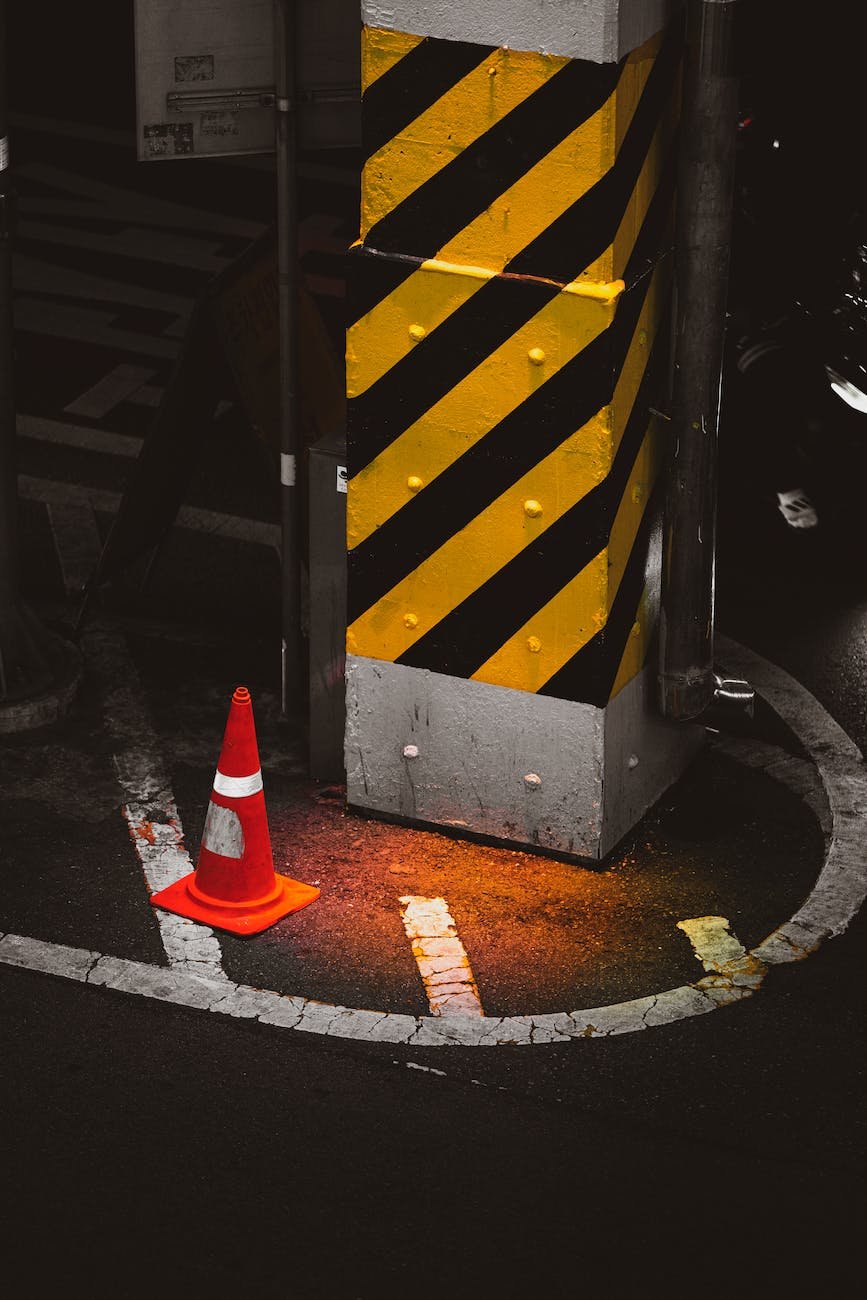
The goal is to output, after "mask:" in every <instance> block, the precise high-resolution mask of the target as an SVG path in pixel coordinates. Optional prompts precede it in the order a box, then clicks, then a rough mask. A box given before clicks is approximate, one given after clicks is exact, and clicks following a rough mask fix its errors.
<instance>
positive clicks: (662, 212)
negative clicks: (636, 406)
mask: <svg viewBox="0 0 867 1300" xmlns="http://www.w3.org/2000/svg"><path fill="white" fill-rule="evenodd" d="M673 180H674V167H673V165H672V163H671V161H670V162H669V165H668V166H667V167H666V169H665V171H664V172H663V175H662V177H661V178H660V183H659V185H658V187H657V191H656V194H655V195H654V197H653V200H652V201H651V204H650V206H649V208H648V212H647V216H646V217H645V220H644V224H643V226H642V228H641V230H640V232H639V235H638V239H637V240H636V243H635V248H634V249H633V253H632V257H631V259H630V267H631V266H632V265H633V264H634V265H635V266H644V265H646V263H647V261H648V259H649V258H651V257H652V256H653V253H654V252H655V251H656V250H658V248H659V245H660V241H661V236H662V233H663V231H664V229H665V227H666V226H667V224H668V221H669V218H670V209H671V198H672V189H673ZM627 273H629V268H627ZM650 279H651V277H650V276H649V275H648V276H644V277H642V278H639V279H638V280H637V282H636V283H635V284H634V286H633V288H631V289H629V290H627V292H626V293H624V294H623V295H622V297H621V299H620V301H619V303H618V306H617V310H616V312H615V315H614V320H613V322H612V323H611V325H610V326H609V327H608V329H606V330H604V331H603V332H602V333H601V334H600V335H598V336H597V337H596V338H595V339H594V340H593V341H592V342H591V343H589V344H588V346H587V347H586V348H584V349H583V350H582V351H581V352H579V353H578V355H577V356H576V357H573V358H572V360H571V361H570V362H568V363H567V364H566V365H565V366H562V367H561V369H560V370H559V371H558V372H557V374H555V375H553V376H552V377H551V379H549V380H548V381H547V383H545V384H543V385H542V386H541V387H540V388H538V389H537V390H536V391H535V392H534V393H532V394H531V395H530V396H529V397H528V398H526V399H525V400H524V401H523V402H522V403H521V404H520V405H519V406H517V407H516V408H515V410H513V411H511V412H510V413H509V415H507V416H506V417H505V418H504V419H503V420H501V421H500V423H499V424H497V425H496V426H495V427H494V428H493V429H492V430H491V431H490V432H489V433H488V434H486V435H485V437H484V438H482V439H481V440H480V441H479V442H477V443H476V444H475V445H474V446H473V447H471V448H470V449H469V450H468V451H467V452H465V453H464V455H463V456H461V457H460V458H459V459H458V460H457V461H455V462H454V463H453V464H452V465H450V466H449V467H448V469H446V470H444V471H443V472H442V474H440V475H438V476H437V478H436V479H434V481H433V482H432V483H431V484H430V485H429V486H428V487H426V488H425V490H424V491H423V492H421V493H419V495H418V496H417V497H414V498H413V499H412V500H411V501H409V502H408V503H407V504H406V505H405V506H404V507H403V508H402V509H401V510H399V511H398V512H397V513H396V514H394V515H392V517H391V518H390V519H388V520H386V522H385V523H383V524H382V525H381V527H380V528H378V529H377V530H376V532H374V533H372V534H371V535H370V537H368V538H366V539H365V540H364V541H363V542H361V543H360V544H359V545H358V546H357V547H355V549H354V550H353V551H351V552H350V555H349V620H350V622H354V620H355V619H356V618H358V617H359V616H360V615H361V614H362V613H364V611H365V610H366V609H369V608H370V606H371V605H374V604H375V603H376V601H378V600H379V599H380V598H381V597H382V596H384V595H385V594H386V592H388V591H390V590H391V588H392V587H394V586H395V585H396V584H397V583H398V582H400V580H401V579H402V578H404V577H405V576H406V575H407V574H408V573H411V572H412V571H413V569H415V568H417V567H418V565H419V564H421V563H422V562H423V561H424V560H426V559H427V558H428V557H429V556H430V555H432V554H433V553H434V552H435V551H436V550H438V549H439V547H440V546H442V545H443V543H444V542H446V541H447V540H448V538H449V537H451V536H452V535H453V534H455V533H457V532H458V531H459V530H460V529H461V528H464V527H465V526H466V525H467V524H468V523H469V522H470V520H471V519H474V518H475V516H476V515H478V514H480V513H481V512H482V510H484V509H485V508H486V507H487V506H488V505H490V503H491V502H492V501H495V500H496V498H497V497H498V496H500V495H501V494H502V493H503V492H505V491H506V489H507V488H509V487H510V486H511V484H513V483H515V482H517V480H518V479H519V478H521V477H522V475H524V474H525V473H527V471H528V470H529V469H531V468H532V467H533V465H536V464H538V463H539V461H540V460H542V459H543V457H545V456H547V455H548V454H549V453H550V452H551V451H553V450H554V448H555V447H557V446H559V444H560V443H561V442H563V441H564V440H565V439H566V438H568V437H569V436H570V435H571V434H572V433H574V432H575V430H576V429H578V428H580V427H581V425H582V424H585V423H586V422H587V421H588V420H589V419H590V418H591V416H593V415H595V413H596V412H597V411H599V410H600V409H601V408H602V407H603V406H605V405H606V404H607V403H608V402H609V401H610V400H611V395H612V393H613V391H614V385H615V383H616V381H617V376H618V375H619V373H620V370H621V367H622V365H623V361H624V358H625V356H626V352H627V349H628V347H629V342H630V340H631V338H632V334H633V331H634V329H635V325H636V322H637V320H638V317H639V315H640V312H641V308H642V306H643V303H644V299H645V296H646V293H647V289H648V286H649V284H650ZM491 283H492V284H496V283H498V281H492V282H491ZM511 283H514V284H518V285H521V284H522V282H521V281H514V282H511ZM532 285H533V282H532V281H530V282H524V289H525V290H528V291H529V290H530V288H531V286H532ZM487 287H488V286H485V288H487ZM480 292H483V291H480ZM478 296H479V295H478V294H476V295H475V297H478ZM471 301H473V300H472V299H471ZM437 332H439V331H437ZM350 455H351V452H350ZM350 464H351V461H350Z"/></svg>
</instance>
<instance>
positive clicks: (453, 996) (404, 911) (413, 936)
mask: <svg viewBox="0 0 867 1300" xmlns="http://www.w3.org/2000/svg"><path fill="white" fill-rule="evenodd" d="M400 914H401V917H402V918H403V928H404V929H405V930H406V934H407V938H408V939H409V941H410V942H411V944H412V955H413V956H414V957H415V960H416V965H417V966H418V971H419V974H420V975H421V978H422V983H423V984H424V990H425V993H426V994H427V1000H428V1004H429V1006H430V1009H431V1014H432V1015H434V1016H483V1015H484V1014H485V1013H484V1011H483V1010H482V1001H481V998H480V997H479V990H478V988H477V987H476V981H475V979H474V978H473V972H472V971H471V970H470V959H469V957H468V956H467V953H466V949H465V948H464V945H463V944H462V943H461V941H460V939H459V938H458V932H457V929H456V928H455V923H454V920H453V918H452V916H451V914H450V912H449V909H448V904H447V903H446V900H445V899H444V898H420V897H419V896H418V895H416V894H405V895H404V896H403V898H401V900H400Z"/></svg>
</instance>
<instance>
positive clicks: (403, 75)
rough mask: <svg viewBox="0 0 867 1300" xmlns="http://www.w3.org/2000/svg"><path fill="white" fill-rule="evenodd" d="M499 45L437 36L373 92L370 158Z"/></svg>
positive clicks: (365, 118) (368, 120) (366, 110)
mask: <svg viewBox="0 0 867 1300" xmlns="http://www.w3.org/2000/svg"><path fill="white" fill-rule="evenodd" d="M496 48H497V47H496V46H495V45H471V44H470V43H469V42H468V41H438V40H435V39H434V38H433V37H431V36H426V37H425V38H424V40H423V41H422V42H421V43H420V44H419V45H416V46H415V47H414V48H413V49H411V50H410V51H409V53H408V54H404V56H403V58H402V59H399V60H398V62H397V63H395V64H393V65H392V67H390V68H389V69H388V71H387V72H383V74H382V76H380V77H377V79H376V81H374V82H373V83H372V85H370V86H368V88H367V90H365V92H364V96H363V99H362V135H363V143H364V156H365V158H369V157H370V156H371V154H374V153H376V151H377V149H381V148H382V146H383V145H384V144H387V143H388V141H389V140H392V139H394V137H395V136H396V135H398V134H399V133H400V132H401V131H403V130H404V129H405V128H406V127H408V126H409V124H410V122H414V121H415V119H416V118H417V117H420V116H421V114H422V113H424V112H425V111H426V110H427V109H429V108H430V106H431V104H435V103H436V101H437V100H438V99H441V98H442V96H443V95H445V94H446V92H447V91H449V90H451V89H452V87H453V86H456V85H457V84H458V82H459V81H462V80H463V79H464V77H465V76H466V75H467V73H469V72H472V71H473V69H474V68H477V67H478V66H479V64H480V63H483V62H484V61H485V59H488V58H490V56H491V55H492V54H493V52H494V50H495V49H496Z"/></svg>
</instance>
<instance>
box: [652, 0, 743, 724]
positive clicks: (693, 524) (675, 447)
mask: <svg viewBox="0 0 867 1300" xmlns="http://www.w3.org/2000/svg"><path fill="white" fill-rule="evenodd" d="M736 2H737V0H687V2H686V10H687V36H686V55H685V65H684V92H683V108H682V114H681V128H680V132H681V134H680V157H679V161H678V168H679V170H678V188H677V206H676V226H675V340H674V373H673V382H672V398H671V402H672V407H671V425H670V426H669V431H670V436H671V453H670V462H669V468H668V482H667V487H666V501H665V523H664V544H663V561H662V608H661V613H660V640H659V700H660V708H661V711H662V713H663V714H664V716H665V717H668V718H675V719H679V720H686V719H689V718H695V717H697V716H698V715H699V714H700V713H702V712H703V711H704V710H705V709H706V708H707V707H708V706H709V705H710V704H711V703H712V702H713V700H714V698H715V694H716V688H717V679H715V677H714V671H713V632H714V580H715V545H716V477H717V435H718V430H719V408H720V383H721V375H722V360H723V342H724V333H725V312H726V290H727V285H728V269H729V240H730V231H731V210H732V193H733V188H734V164H735V135H736V128H737V107H738V105H737V79H736V77H735V75H734V73H733V69H732V63H733V58H732V51H733V44H734V40H733V37H734V19H735V4H736Z"/></svg>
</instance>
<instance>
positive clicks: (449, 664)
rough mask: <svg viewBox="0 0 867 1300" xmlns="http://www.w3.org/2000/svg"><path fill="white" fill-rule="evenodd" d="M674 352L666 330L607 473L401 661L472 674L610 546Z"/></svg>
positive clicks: (658, 338) (658, 339)
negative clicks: (650, 410)
mask: <svg viewBox="0 0 867 1300" xmlns="http://www.w3.org/2000/svg"><path fill="white" fill-rule="evenodd" d="M667 350H668V332H667V330H666V329H665V328H664V321H663V323H662V327H661V328H660V330H659V332H658V333H657V336H656V341H655V343H654V348H653V353H652V355H651V357H650V358H649V359H648V364H647V366H646V368H645V371H644V375H643V376H642V380H641V383H640V384H639V386H638V392H637V393H636V395H635V400H634V401H633V404H632V409H631V411H630V413H629V419H628V420H627V422H626V427H625V429H624V431H623V436H622V438H621V439H620V444H619V446H618V448H617V452H616V454H615V457H614V462H613V464H612V466H611V469H610V470H609V472H608V474H607V475H606V477H605V478H604V479H603V481H602V482H601V483H598V484H597V485H596V487H594V488H592V489H591V490H590V492H588V493H587V494H586V495H585V496H583V497H582V498H581V500H580V501H577V502H576V503H575V505H574V506H572V507H571V509H569V510H567V511H566V512H565V514H563V515H561V517H560V518H559V519H558V520H556V521H555V522H554V523H553V524H552V525H551V527H550V528H546V529H545V531H544V533H542V534H541V536H540V537H538V538H537V539H536V541H535V542H534V543H533V544H532V545H530V546H527V547H525V548H524V550H522V551H520V552H519V553H518V554H517V555H516V556H515V557H514V558H513V559H512V560H510V561H509V562H508V563H507V564H505V565H504V566H503V568H502V569H500V570H498V572H497V573H495V574H494V575H493V576H492V577H491V578H489V579H488V581H487V582H486V583H484V584H483V585H482V586H481V587H479V588H478V589H477V590H476V591H474V592H473V594H472V595H471V596H468V597H467V599H466V600H464V601H462V602H461V604H460V605H458V606H457V607H456V608H455V609H454V610H452V611H451V613H450V614H447V615H446V617H445V618H444V619H442V620H441V621H440V622H439V623H438V624H437V626H436V627H434V628H432V629H431V631H430V632H428V633H427V634H426V635H425V636H423V637H422V638H421V639H420V640H419V641H416V643H415V645H413V646H411V647H410V649H409V650H407V651H406V652H405V653H404V654H402V655H401V656H400V658H399V659H398V660H397V662H398V663H401V664H408V665H410V666H411V667H414V668H429V669H431V670H432V671H434V672H440V673H448V674H449V675H450V676H452V677H470V676H471V675H472V674H473V673H474V672H475V671H476V670H477V669H478V668H480V667H481V666H482V664H483V663H485V662H486V661H487V660H488V659H490V657H491V655H493V654H495V653H496V651H497V650H499V649H500V647H501V646H503V645H504V644H505V643H506V641H508V639H509V637H511V636H514V635H515V633H516V632H517V631H518V630H519V629H520V628H521V627H522V626H523V625H524V623H526V621H527V619H528V618H529V617H530V616H531V615H532V614H533V613H534V612H535V611H536V610H539V609H542V608H543V606H545V605H546V604H547V603H548V601H549V600H553V598H554V597H555V596H556V595H557V593H558V592H559V591H562V589H563V587H565V586H566V584H567V583H569V582H571V581H572V579H573V578H574V577H575V575H576V574H577V573H580V571H581V570H582V569H583V568H585V566H586V565H588V564H589V563H590V562H591V560H593V558H594V557H595V556H597V555H598V554H599V552H600V551H601V550H602V549H603V548H604V547H605V545H606V543H607V541H608V538H609V535H610V532H611V526H612V524H613V522H614V517H615V515H616V513H617V509H618V506H619V505H620V502H621V500H622V498H623V494H624V492H625V491H626V488H627V485H628V483H629V475H630V473H631V472H632V468H633V466H634V464H635V458H636V456H637V455H638V452H639V450H640V448H641V444H642V442H643V440H644V435H645V432H646V429H647V421H648V418H649V416H648V407H649V406H650V405H651V403H652V401H653V399H654V397H655V396H656V394H657V391H658V384H659V376H660V372H661V370H662V366H663V364H664V360H665V356H666V353H667Z"/></svg>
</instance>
